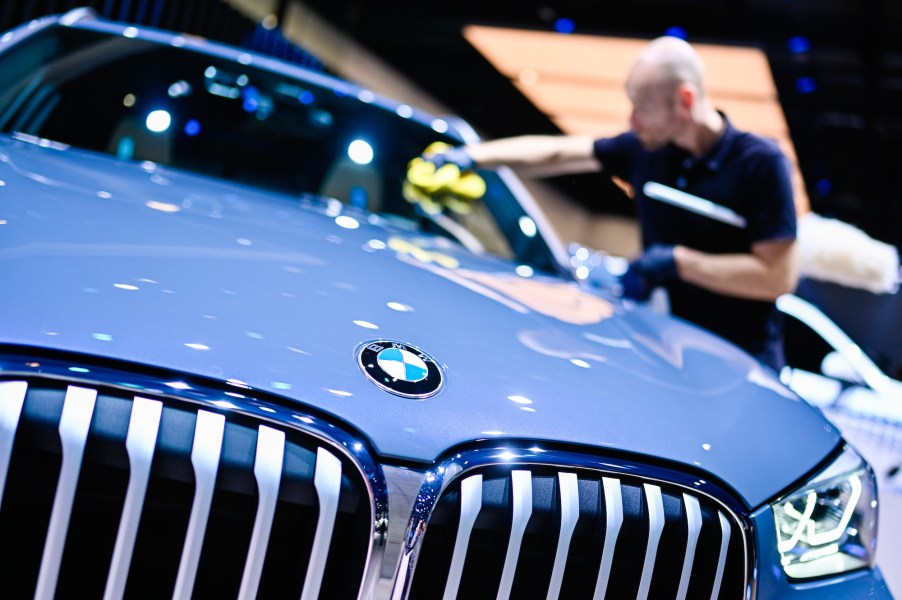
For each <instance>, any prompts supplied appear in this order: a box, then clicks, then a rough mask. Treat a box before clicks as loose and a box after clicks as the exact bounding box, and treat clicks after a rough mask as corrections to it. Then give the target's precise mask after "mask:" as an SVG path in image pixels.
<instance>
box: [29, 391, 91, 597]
mask: <svg viewBox="0 0 902 600" xmlns="http://www.w3.org/2000/svg"><path fill="white" fill-rule="evenodd" d="M96 400H97V390H92V389H88V388H83V387H77V386H74V385H70V386H69V388H68V389H67V390H66V398H65V400H64V402H63V414H62V416H61V417H60V424H59V432H60V441H61V442H62V449H63V464H62V467H61V468H60V476H59V482H58V483H57V488H56V496H54V498H53V510H52V511H51V513H50V526H49V527H48V529H47V538H46V541H45V542H44V553H43V555H42V556H41V570H40V573H39V574H38V583H37V587H36V589H35V593H34V597H35V598H36V599H41V600H43V599H44V598H47V599H50V598H53V597H54V596H55V595H56V582H57V579H58V578H59V569H60V562H61V561H62V558H63V549H64V548H65V546H66V534H67V533H68V530H69V518H70V517H71V516H72V505H73V504H74V503H75V488H76V487H77V486H78V474H79V473H80V472H81V461H82V458H83V457H84V453H85V445H86V444H87V441H88V430H89V429H90V427H91V417H92V416H93V415H94V404H95V402H96Z"/></svg>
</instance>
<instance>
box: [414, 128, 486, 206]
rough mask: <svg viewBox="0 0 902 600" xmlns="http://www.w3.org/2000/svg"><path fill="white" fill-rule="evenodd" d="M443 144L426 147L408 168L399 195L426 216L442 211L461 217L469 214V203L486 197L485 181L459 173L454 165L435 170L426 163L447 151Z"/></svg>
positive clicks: (471, 173)
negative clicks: (433, 156)
mask: <svg viewBox="0 0 902 600" xmlns="http://www.w3.org/2000/svg"><path fill="white" fill-rule="evenodd" d="M450 148H451V146H449V145H448V144H445V143H444V142H434V143H432V144H429V146H428V147H427V148H426V150H424V151H423V156H418V157H416V158H414V159H413V160H411V161H410V162H409V163H408V164H407V179H406V180H405V181H404V185H403V187H402V193H403V194H404V198H406V199H407V201H408V202H415V203H418V204H420V206H422V207H423V209H424V210H425V211H426V212H429V213H436V212H440V211H441V210H442V208H443V207H445V208H448V209H449V210H451V211H454V212H456V213H460V214H468V213H469V212H471V210H472V207H471V206H470V202H472V201H473V200H478V199H479V198H482V197H483V196H484V195H485V190H486V186H485V181H484V180H483V179H482V177H480V176H479V175H478V174H476V173H474V172H472V171H464V172H461V170H460V168H459V167H458V166H457V165H453V164H446V165H442V166H441V167H436V165H435V163H434V162H432V161H431V160H429V159H428V158H424V156H425V157H428V156H429V155H431V154H440V153H441V152H443V151H445V150H448V149H450Z"/></svg>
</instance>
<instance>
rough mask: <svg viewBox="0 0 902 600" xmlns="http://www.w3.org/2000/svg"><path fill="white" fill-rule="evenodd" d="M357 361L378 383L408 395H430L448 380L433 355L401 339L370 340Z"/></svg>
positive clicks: (422, 396) (385, 388)
mask: <svg viewBox="0 0 902 600" xmlns="http://www.w3.org/2000/svg"><path fill="white" fill-rule="evenodd" d="M357 364H358V365H360V369H361V370H362V371H363V373H364V375H366V376H367V377H368V378H369V380H370V381H372V382H373V383H375V384H376V385H377V386H379V387H380V388H382V389H383V390H385V391H386V392H391V393H392V394H397V395H398V396H404V397H405V398H428V397H429V396H432V395H434V394H437V393H438V392H439V391H440V390H441V389H442V385H443V383H444V381H443V378H442V369H441V367H439V366H438V364H437V363H436V362H435V360H434V359H433V358H432V357H431V356H429V355H428V354H426V353H425V352H423V351H422V350H420V349H419V348H416V347H414V346H410V345H407V344H402V343H401V342H394V341H391V340H377V341H375V342H369V343H367V344H366V345H365V346H363V347H362V348H361V349H360V351H359V352H358V354H357Z"/></svg>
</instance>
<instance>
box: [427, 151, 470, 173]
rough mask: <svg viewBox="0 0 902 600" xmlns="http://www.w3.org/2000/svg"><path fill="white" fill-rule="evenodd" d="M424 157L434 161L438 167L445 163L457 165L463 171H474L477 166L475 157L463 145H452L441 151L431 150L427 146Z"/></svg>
mask: <svg viewBox="0 0 902 600" xmlns="http://www.w3.org/2000/svg"><path fill="white" fill-rule="evenodd" d="M423 159H424V160H428V161H430V162H432V163H434V164H435V168H436V169H439V168H441V167H443V166H445V165H456V166H457V168H459V169H460V170H461V171H472V170H473V169H475V168H476V162H475V161H474V160H473V157H471V156H470V155H469V153H467V151H466V150H465V149H464V148H463V147H462V146H456V147H451V148H448V149H447V150H441V151H440V152H429V149H428V148H427V149H426V152H424V153H423Z"/></svg>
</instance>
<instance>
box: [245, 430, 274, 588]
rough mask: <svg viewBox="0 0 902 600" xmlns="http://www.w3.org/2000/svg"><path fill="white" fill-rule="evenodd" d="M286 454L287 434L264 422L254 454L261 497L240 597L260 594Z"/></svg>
mask: <svg viewBox="0 0 902 600" xmlns="http://www.w3.org/2000/svg"><path fill="white" fill-rule="evenodd" d="M284 458H285V434H284V433H283V432H281V431H278V430H277V429H273V428H272V427H267V426H265V425H261V426H260V427H259V429H258V433H257V454H256V456H255V458H254V476H255V477H256V479H257V489H258V491H259V494H260V496H259V501H258V504H257V515H256V517H255V519H254V532H253V534H252V535H251V543H250V548H249V549H248V553H247V561H246V563H245V566H244V575H243V576H242V578H241V588H240V589H239V591H238V597H239V598H242V599H251V598H256V597H257V590H258V589H259V586H260V576H261V574H262V573H263V559H264V558H266V548H267V546H268V544H269V534H270V532H271V531H272V522H273V518H274V517H275V512H276V501H277V500H278V498H279V484H280V483H281V480H282V462H283V460H284Z"/></svg>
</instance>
